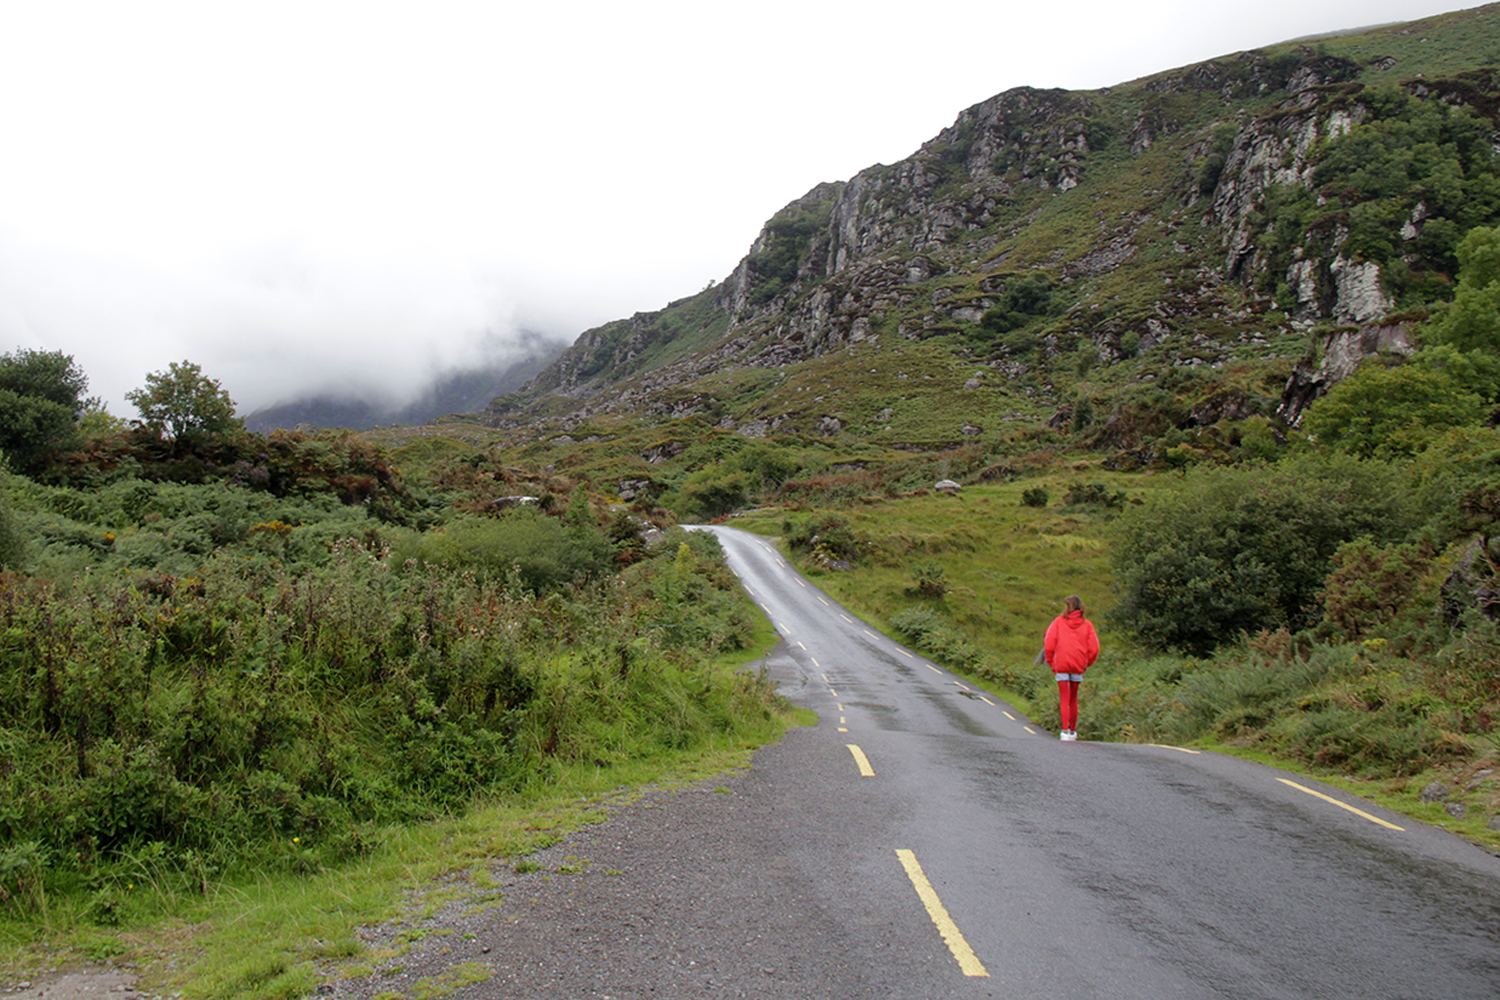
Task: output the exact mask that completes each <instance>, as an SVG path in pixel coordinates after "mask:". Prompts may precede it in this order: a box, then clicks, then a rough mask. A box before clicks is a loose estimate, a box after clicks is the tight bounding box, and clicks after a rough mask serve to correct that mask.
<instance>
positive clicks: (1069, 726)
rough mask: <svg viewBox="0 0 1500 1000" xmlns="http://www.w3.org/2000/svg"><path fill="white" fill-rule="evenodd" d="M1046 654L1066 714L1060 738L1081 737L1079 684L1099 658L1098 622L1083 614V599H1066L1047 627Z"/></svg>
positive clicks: (1063, 711) (1063, 712)
mask: <svg viewBox="0 0 1500 1000" xmlns="http://www.w3.org/2000/svg"><path fill="white" fill-rule="evenodd" d="M1042 656H1044V657H1045V658H1046V660H1047V666H1049V667H1051V668H1052V674H1053V676H1055V677H1056V678H1057V700H1058V702H1059V705H1060V707H1059V709H1058V711H1059V712H1060V713H1061V715H1062V734H1061V736H1060V737H1059V738H1060V739H1063V740H1067V741H1069V742H1072V741H1074V740H1077V739H1078V685H1079V684H1081V683H1083V672H1084V671H1085V670H1087V669H1088V668H1089V666H1090V665H1091V664H1092V663H1093V662H1094V661H1095V660H1097V659H1098V658H1099V635H1098V633H1096V632H1095V631H1094V623H1093V622H1091V621H1089V620H1088V619H1087V618H1085V617H1083V600H1082V599H1081V598H1078V597H1069V598H1068V599H1067V600H1065V601H1063V613H1062V614H1060V615H1058V616H1057V617H1056V618H1054V619H1053V620H1052V624H1051V625H1048V626H1047V638H1046V639H1045V640H1044V641H1043V643H1042Z"/></svg>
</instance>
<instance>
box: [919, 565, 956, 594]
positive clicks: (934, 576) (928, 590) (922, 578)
mask: <svg viewBox="0 0 1500 1000" xmlns="http://www.w3.org/2000/svg"><path fill="white" fill-rule="evenodd" d="M911 577H912V582H913V583H915V584H916V587H915V588H913V589H915V590H916V592H917V593H918V594H919V595H921V596H922V597H942V596H943V595H944V594H946V593H947V592H948V585H947V584H946V583H944V582H943V566H942V564H941V563H939V562H936V561H934V560H930V559H929V560H928V561H927V562H925V563H923V564H922V565H920V566H918V567H916V568H915V569H914V570H912V574H911Z"/></svg>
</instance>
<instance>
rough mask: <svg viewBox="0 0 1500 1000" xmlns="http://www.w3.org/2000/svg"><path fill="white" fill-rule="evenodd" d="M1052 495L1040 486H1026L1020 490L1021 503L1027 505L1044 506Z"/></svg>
mask: <svg viewBox="0 0 1500 1000" xmlns="http://www.w3.org/2000/svg"><path fill="white" fill-rule="evenodd" d="M1051 499H1052V497H1051V496H1050V495H1049V494H1048V493H1047V491H1046V489H1045V488H1043V487H1041V486H1028V487H1027V488H1026V489H1024V490H1022V491H1021V503H1022V504H1023V505H1025V506H1027V507H1045V506H1047V503H1048V501H1050V500H1051Z"/></svg>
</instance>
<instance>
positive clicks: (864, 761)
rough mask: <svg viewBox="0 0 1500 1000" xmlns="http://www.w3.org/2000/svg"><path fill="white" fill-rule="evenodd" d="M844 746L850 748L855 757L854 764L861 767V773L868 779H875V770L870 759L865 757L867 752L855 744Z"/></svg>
mask: <svg viewBox="0 0 1500 1000" xmlns="http://www.w3.org/2000/svg"><path fill="white" fill-rule="evenodd" d="M844 745H845V746H847V747H848V748H849V752H850V753H852V754H853V755H854V763H856V764H858V765H859V773H860V774H861V775H863V776H864V777H866V778H873V777H875V769H874V768H873V767H871V766H870V758H868V757H866V756H865V752H864V751H863V750H861V749H860V748H859V747H857V746H855V745H854V744H853V743H846V744H844Z"/></svg>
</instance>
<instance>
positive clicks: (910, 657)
mask: <svg viewBox="0 0 1500 1000" xmlns="http://www.w3.org/2000/svg"><path fill="white" fill-rule="evenodd" d="M901 655H902V656H904V657H906V658H907V659H908V660H915V659H916V657H915V656H912V655H911V654H910V653H908V652H907V651H906V650H904V649H903V650H901Z"/></svg>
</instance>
